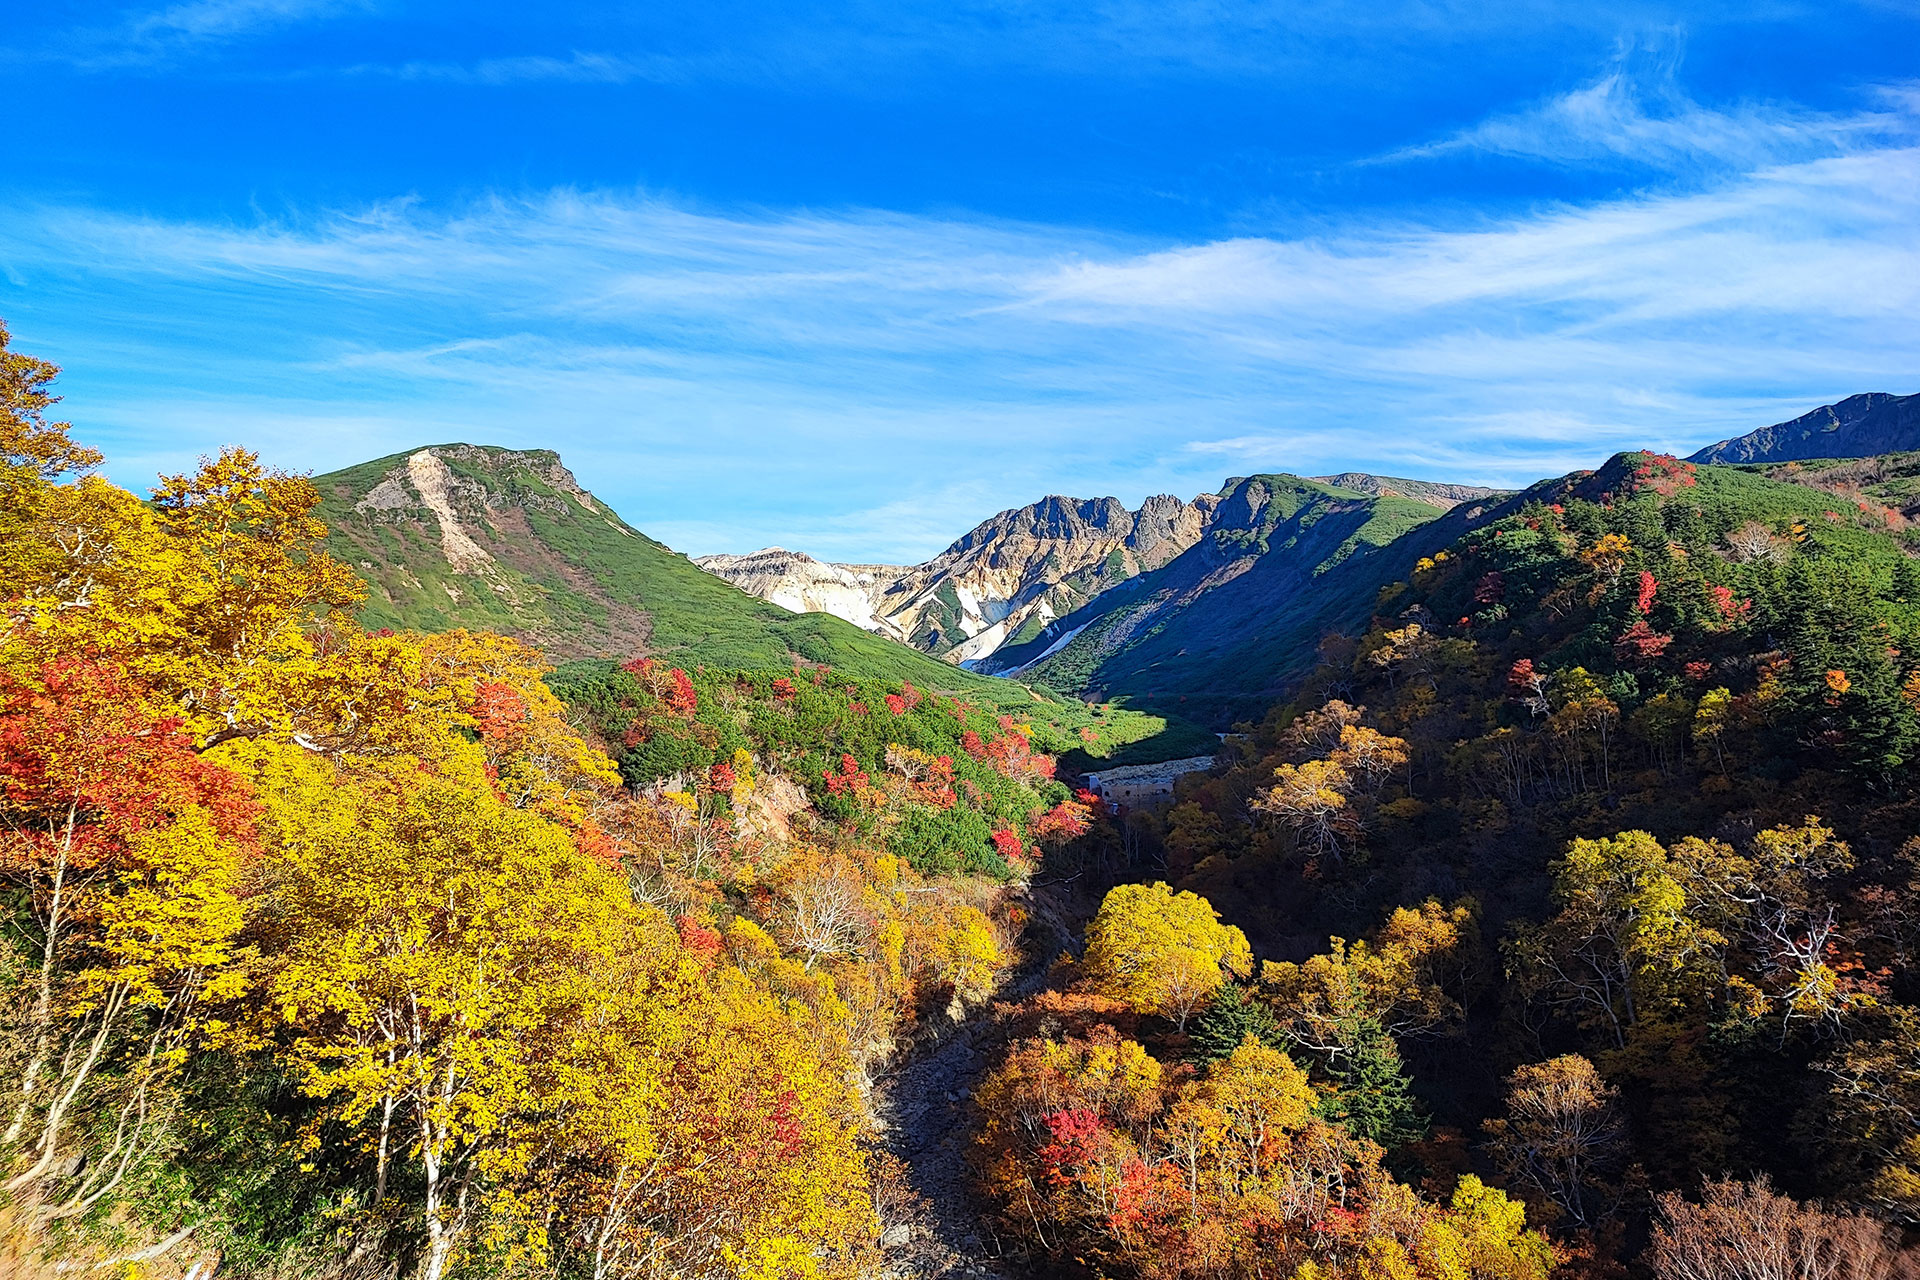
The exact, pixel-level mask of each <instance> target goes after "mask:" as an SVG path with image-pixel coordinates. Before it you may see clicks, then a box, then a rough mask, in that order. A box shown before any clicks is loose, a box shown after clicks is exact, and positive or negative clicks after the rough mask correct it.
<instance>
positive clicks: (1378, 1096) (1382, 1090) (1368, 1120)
mask: <svg viewBox="0 0 1920 1280" xmlns="http://www.w3.org/2000/svg"><path fill="white" fill-rule="evenodd" d="M1342 1039H1343V1040H1344V1041H1345V1046H1346V1047H1345V1049H1344V1050H1343V1051H1342V1052H1339V1053H1336V1054H1334V1055H1332V1058H1331V1060H1330V1061H1329V1062H1328V1064H1327V1075H1328V1077H1329V1078H1330V1080H1331V1082H1332V1085H1333V1088H1332V1091H1331V1092H1329V1093H1328V1094H1327V1095H1326V1096H1325V1097H1324V1098H1323V1099H1322V1100H1321V1103H1320V1114H1321V1115H1322V1116H1323V1117H1325V1118H1326V1119H1328V1120H1330V1121H1333V1122H1335V1123H1337V1124H1342V1125H1345V1126H1346V1128H1347V1130H1348V1132H1350V1133H1352V1134H1353V1135H1354V1136H1355V1137H1359V1138H1368V1139H1371V1140H1372V1141H1374V1142H1377V1143H1379V1144H1380V1145H1381V1146H1383V1147H1386V1148H1387V1149H1388V1150H1392V1149H1393V1148H1395V1147H1399V1146H1404V1145H1406V1144H1407V1143H1409V1142H1414V1141H1417V1140H1419V1139H1421V1138H1424V1137H1425V1136H1426V1135H1427V1115H1426V1113H1425V1111H1424V1110H1423V1109H1422V1108H1421V1106H1420V1103H1419V1101H1418V1100H1417V1099H1416V1098H1415V1097H1414V1096H1413V1086H1412V1081H1410V1080H1409V1079H1408V1078H1407V1069H1406V1064H1405V1063H1403V1062H1402V1061H1401V1060H1400V1050H1399V1049H1398V1048H1396V1047H1395V1045H1394V1043H1393V1037H1392V1036H1390V1035H1388V1034H1387V1032H1386V1030H1385V1029H1384V1028H1382V1027H1381V1025H1380V1023H1379V1022H1378V1021H1377V1020H1375V1019H1373V1018H1361V1019H1357V1020H1355V1022H1354V1023H1353V1024H1352V1026H1351V1028H1350V1029H1348V1030H1347V1032H1346V1034H1345V1035H1344V1036H1343V1037H1342Z"/></svg>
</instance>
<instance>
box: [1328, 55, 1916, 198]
mask: <svg viewBox="0 0 1920 1280" xmlns="http://www.w3.org/2000/svg"><path fill="white" fill-rule="evenodd" d="M1679 65H1680V47H1679V40H1678V37H1677V35H1674V34H1668V35H1666V36H1663V37H1658V38H1655V39H1653V40H1652V41H1650V42H1649V41H1635V42H1628V43H1627V44H1625V45H1624V46H1623V47H1622V49H1621V50H1620V52H1619V53H1618V54H1617V55H1616V57H1615V58H1614V60H1613V63H1612V65H1611V66H1610V67H1609V68H1608V69H1607V70H1606V71H1605V72H1604V73H1603V74H1601V75H1600V76H1599V77H1598V78H1596V79H1594V80H1592V81H1590V82H1588V83H1587V84H1584V85H1581V86H1579V87H1578V88H1575V89H1571V90H1568V91H1566V92H1563V93H1559V94H1554V95H1551V96H1549V97H1546V98H1544V99H1542V100H1540V101H1538V102H1535V103H1532V104H1529V105H1527V106H1524V107H1521V108H1519V109H1517V110H1513V111H1507V112H1502V113H1499V114H1496V115H1493V116H1491V117H1489V118H1487V119H1484V120H1481V121H1479V122H1477V123H1475V124H1473V125H1471V126H1469V127H1467V128H1465V129H1461V130H1459V131H1457V132H1455V133H1453V134H1450V135H1449V136H1447V137H1445V138H1441V139H1438V140H1436V141H1433V142H1428V143H1421V144H1418V145H1415V146H1410V147H1403V148H1400V149H1397V150H1395V151H1392V152H1389V153H1387V154H1386V155H1383V156H1378V157H1374V158H1372V159H1370V160H1368V161H1366V162H1365V163H1368V164H1382V163H1399V162H1405V161H1413V160H1431V159H1436V158H1441V157H1446V156H1455V155H1463V154H1472V153H1479V154H1491V155H1499V156H1507V157H1511V158H1515V159H1521V160H1533V161H1540V162H1545V163H1549V164H1554V165H1562V166H1567V167H1591V166H1596V165H1598V166H1632V167H1645V168H1653V169H1663V170H1678V169H1698V168H1701V167H1711V168H1713V169H1716V170H1722V171H1725V170H1751V169H1755V168H1758V167H1761V166H1765V165H1770V164H1779V163H1792V162H1796V161H1804V160H1809V159H1815V158H1818V157H1822V156H1831V155H1840V154H1845V153H1848V152H1851V151H1856V150H1860V149H1863V148H1874V147H1882V146H1886V145H1889V144H1891V143H1898V142H1901V141H1911V140H1912V139H1914V137H1915V136H1916V131H1915V121H1916V115H1915V111H1914V97H1915V93H1916V89H1915V85H1914V84H1907V85H1893V86H1886V87H1883V88H1882V89H1881V90H1880V91H1879V92H1878V93H1877V94H1876V95H1875V96H1876V97H1877V99H1878V102H1877V103H1876V105H1875V106H1873V107H1869V108H1867V109H1864V110H1859V111H1854V112H1848V113H1834V112H1820V111H1811V110H1808V109H1806V108H1804V107H1801V106H1799V105H1797V104H1793V103H1786V102H1769V101H1740V102H1733V103H1729V104H1725V105H1720V106H1708V105H1705V104H1702V103H1700V102H1698V101H1696V100H1695V99H1694V98H1693V97H1691V96H1690V95H1689V94H1688V93H1687V92H1686V91H1685V89H1683V88H1682V86H1681V83H1680V81H1679V78H1678V74H1677V73H1678V68H1679ZM1916 83H1920V82H1916Z"/></svg>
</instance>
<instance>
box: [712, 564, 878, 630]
mask: <svg viewBox="0 0 1920 1280" xmlns="http://www.w3.org/2000/svg"><path fill="white" fill-rule="evenodd" d="M693 562H694V563H695V564H697V565H699V566H700V567H701V568H702V569H705V570H706V571H707V572H708V573H711V574H714V575H715V576H717V577H721V578H725V579H726V580H727V581H728V582H731V583H732V584H733V585H734V586H736V587H739V588H740V589H741V590H742V591H745V592H746V593H747V594H749V595H756V596H759V597H760V598H761V599H762V600H771V601H772V602H773V603H774V604H777V605H779V606H780V607H781V608H783V609H791V610H792V611H793V612H795V613H831V614H833V615H834V616H835V617H838V618H845V619H846V620H847V621H848V622H851V623H852V624H853V625H854V626H856V627H865V628H866V629H867V630H868V631H874V632H878V633H879V634H881V635H883V636H887V637H889V638H890V639H894V640H898V639H901V638H902V637H901V636H900V633H899V631H898V630H897V629H896V628H895V627H894V626H893V624H892V623H890V622H889V621H888V620H887V619H885V618H883V617H881V616H880V615H879V614H877V613H875V612H874V598H875V596H876V595H877V594H878V592H877V591H876V589H875V588H876V586H877V587H879V588H880V589H881V590H884V589H885V587H886V586H888V585H891V583H892V582H893V580H894V579H895V578H896V577H897V576H898V575H899V574H901V573H904V572H906V571H905V570H903V569H901V568H900V567H898V566H897V565H839V564H828V563H826V562H825V561H823V560H815V559H814V558H813V557H812V556H809V555H802V554H801V553H799V552H797V551H788V550H786V549H785V548H783V547H767V548H765V549H764V550H761V551H755V552H753V553H752V554H751V555H744V556H726V555H717V556H696V557H695V558H694V561H693Z"/></svg>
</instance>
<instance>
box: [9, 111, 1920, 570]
mask: <svg viewBox="0 0 1920 1280" xmlns="http://www.w3.org/2000/svg"><path fill="white" fill-rule="evenodd" d="M0 273H6V274H7V277H8V278H9V279H12V280H16V281H18V282H19V283H16V284H13V285H9V286H6V287H5V290H4V292H0V314H7V315H8V318H9V320H11V321H13V322H14V325H15V331H16V333H17V335H19V340H20V341H21V344H22V345H23V346H25V347H27V349H33V350H39V351H42V352H44V353H45V354H47V355H49V356H51V357H53V358H56V359H59V360H61V361H62V362H63V363H65V364H66V365H67V366H68V369H69V372H68V375H67V378H66V380H65V389H66V391H67V392H68V396H69V400H68V404H67V406H66V407H67V408H68V409H69V410H70V411H71V412H72V414H73V416H74V418H75V420H76V421H78V422H80V423H81V424H82V429H83V431H88V430H92V431H96V432H103V433H104V434H105V436H106V437H107V438H106V440H105V441H103V442H104V443H107V444H108V445H109V447H110V449H112V451H113V454H114V456H115V457H116V459H125V458H131V457H135V456H138V457H140V458H141V459H142V465H141V467H140V468H139V469H138V470H130V471H129V473H128V474H127V475H125V476H124V477H123V478H124V479H126V480H128V481H139V480H144V479H145V478H147V475H148V474H150V472H151V470H152V466H151V465H150V464H151V463H152V461H153V460H154V459H156V458H158V457H160V456H162V455H164V456H168V457H190V456H191V455H192V454H193V453H197V452H200V451H203V450H206V449H209V448H214V447H217V446H218V445H219V444H221V443H224V442H226V441H228V440H233V439H255V438H257V439H260V440H262V441H263V442H266V443H268V444H269V445H270V446H271V449H272V452H273V453H274V454H275V457H276V461H279V462H281V463H282V464H285V465H299V466H309V465H310V466H316V467H321V468H323V469H324V468H326V467H331V466H337V465H341V464H343V463H345V462H348V461H352V460H355V459H357V458H362V457H368V456H374V455H376V454H379V453H385V452H392V451H395V450H399V449H404V448H407V447H410V446H414V445H417V444H420V443H424V442H427V441H429V440H445V439H457V438H464V439H468V440H476V441H493V442H499V443H506V444H520V445H547V446H551V447H556V448H559V449H560V450H561V451H562V452H563V454H565V455H566V457H567V459H568V461H569V463H570V464H571V465H573V466H574V468H575V470H576V471H577V472H578V473H579V474H580V475H581V477H582V479H583V480H584V481H585V482H586V483H587V484H589V485H590V486H592V487H593V488H595V489H596V490H597V491H599V492H601V493H602V495H603V496H605V497H607V498H608V499H609V500H611V501H613V502H614V503H615V505H616V506H618V507H619V508H620V509H621V510H622V511H623V512H624V513H625V514H627V515H628V517H629V518H630V519H632V520H634V521H635V523H637V524H639V525H640V526H641V527H642V528H648V529H653V528H658V529H660V530H661V531H662V532H663V534H665V535H666V536H668V537H669V540H670V541H673V542H674V544H675V545H676V546H677V545H681V543H682V541H684V542H685V544H686V546H685V549H686V550H689V551H692V552H696V553H699V552H706V551H719V550H734V551H740V550H748V549H751V548H753V547H757V546H761V545H765V544H767V543H779V544H781V545H785V546H790V547H796V548H797V549H800V550H805V551H809V552H811V553H813V554H816V555H821V556H825V557H829V558H834V559H842V560H882V561H885V560H900V559H908V560H911V559H918V558H921V557H923V556H926V555H929V554H932V553H933V552H936V551H938V550H939V549H940V548H941V547H942V546H944V545H945V544H946V543H947V542H948V541H950V540H951V539H952V538H953V537H955V536H958V535H959V534H960V533H962V532H964V531H965V529H966V528H968V527H970V526H971V525H972V524H973V523H975V522H977V521H978V520H980V519H982V518H985V517H986V516H988V515H991V514H992V513H993V512H994V511H996V510H998V509H1001V508H1004V507H1009V506H1017V505H1020V504H1023V503H1026V502H1029V501H1032V500H1033V499H1035V498H1037V497H1039V496H1040V495H1042V494H1044V493H1048V492H1061V491H1066V492H1073V493H1078V494H1082V495H1088V496H1092V495H1101V494H1108V493H1111V494H1115V495H1117V496H1119V497H1121V498H1123V499H1124V500H1127V501H1129V502H1136V501H1138V500H1139V499H1140V498H1141V497H1143V496H1144V495H1146V494H1148V493H1155V492H1166V491H1172V492H1177V493H1181V494H1183V495H1190V494H1192V493H1196V492H1202V491H1207V490H1211V489H1213V488H1215V487H1216V486H1217V485H1218V483H1219V481H1220V479H1221V478H1222V475H1223V474H1224V473H1225V472H1227V471H1229V470H1231V471H1233V472H1236V473H1244V472H1247V471H1250V470H1291V471H1296V472H1301V473H1304V474H1324V473H1326V472H1329V471H1335V470H1345V469H1349V468H1357V469H1367V470H1375V471H1381V472H1386V473H1388V474H1398V475H1407V474H1414V475H1422V476H1430V477H1434V478H1455V479H1459V480H1462V481H1477V482H1482V483H1490V484H1499V485H1507V486H1511V485H1519V484H1523V483H1526V482H1527V481H1530V480H1532V479H1535V478H1538V477H1540V476H1542V475H1546V474H1551V473H1556V472H1560V471H1565V470H1569V469H1572V468H1575V467H1580V466H1592V465H1595V464H1597V463H1598V462H1599V461H1601V460H1602V459H1603V458H1604V457H1605V456H1606V455H1607V454H1608V453H1610V452H1613V451H1615V450H1617V449H1621V448H1628V447H1638V446H1659V447H1667V448H1674V449H1692V448H1696V447H1698V446H1699V445H1701V444H1705V443H1708V442H1710V441H1712V440H1715V439H1719V438H1722V437H1724V436H1727V435H1730V434H1735V433H1737V432H1739V431H1744V430H1749V429H1751V428H1753V427H1755V426H1759V425H1762V424H1764V423H1766V422H1771V421H1779V420H1783V419H1785V418H1789V417H1792V416H1794V415H1795V414H1797V413H1800V412H1803V411H1805V410H1806V409H1808V408H1811V407H1813V406H1814V405H1816V404H1819V403H1822V402H1826V401H1831V400H1834V399H1837V398H1839V397H1841V396H1844V395H1847V394H1850V393H1853V392H1857V391H1869V390H1875V391H1879V390H1885V391H1896V392H1905V391H1913V390H1920V387H1916V386H1915V385H1913V378H1914V364H1913V352H1914V351H1915V350H1917V349H1920V148H1916V147H1910V146H1879V147H1866V146H1862V147H1859V148H1857V149H1854V150H1852V151H1849V152H1847V153H1846V154H1842V155H1837V156H1829V157H1825V158H1817V159H1806V160H1800V161H1795V162H1791V163H1777V164H1772V165H1769V166H1766V167H1763V168H1761V169H1759V170H1756V171H1754V172H1752V173H1747V174H1742V175H1737V176H1733V177H1729V178H1725V179H1722V180H1719V181H1717V182H1713V183H1709V184H1706V185H1705V186H1704V187H1703V188H1702V189H1700V190H1696V191H1693V192H1687V193H1677V194H1671V193H1670V194H1641V195H1634V196H1628V197H1622V198H1618V199H1614V200H1610V201H1606V202H1603V203H1598V204H1593V205H1589V206H1578V207H1576V206H1556V207H1548V208H1543V209H1539V210H1537V211H1534V212H1533V213H1531V214H1528V215H1524V216H1514V217H1510V218H1506V219H1503V220H1498V221H1485V222H1481V223H1476V224H1473V225H1466V226H1438V225H1428V224H1418V223H1411V222H1407V221H1397V222H1380V221H1373V222H1356V223H1352V224H1350V225H1348V226H1346V227H1345V228H1344V229H1342V230H1340V231H1339V232H1338V233H1332V234H1327V235H1324V236H1319V237H1313V238H1297V239H1281V238H1259V237H1246V238H1240V239H1234V240H1224V241H1218V242H1214V243H1207V244H1187V245H1179V244H1164V243H1143V242H1140V241H1137V240H1126V239H1121V238H1116V237H1113V236H1106V235H1100V234H1095V233H1090V232H1083V231H1078V230H1074V229H1071V228H1057V227H1040V226H1032V225H1021V224H1009V223H993V222H984V221H970V220H961V219H939V218H925V217H908V216H902V215H896V214H885V213H874V212H844V213H838V214H825V213H815V214H793V213H786V214H777V213H767V212H758V213H756V212H739V211H732V212H716V211H712V210H700V209H692V208H688V207H685V206H682V205H677V204H674V203H671V202H667V201H662V200H659V199H654V198H649V197H646V196H644V195H630V194H629V195H622V194H617V193H606V192H600V193H581V192H572V191H561V192H554V193H551V194H548V195H545V196H541V197H538V198H529V199H520V200H508V199H496V200H489V201H485V202H482V203H479V204H476V205H474V206H472V207H470V208H467V209H464V210H461V211H459V212H457V213H453V214H447V213H443V212H435V211H431V210H428V209H424V208H421V207H418V206H416V205H410V204H404V203H401V204H394V205H389V206H383V207H379V208H374V209H369V210H364V211H361V212H359V213H356V214H353V215H350V216H349V215H338V216H332V217H322V218H316V219H313V220H311V221H309V222H301V223H294V222H283V223H257V224H214V223H196V222H170V221H163V220H159V219H142V218H133V217H127V216H123V215H116V214H108V213H101V212H97V211H89V210H85V209H75V208H43V209H41V210H38V211H37V212H34V213H31V214H29V213H26V212H15V213H14V214H12V215H10V216H9V217H8V218H6V219H5V220H0ZM22 307H24V308H25V309H24V310H22ZM250 423H257V424H258V433H257V434H253V432H254V428H252V427H250V426H249V424H250ZM116 465H118V464H116ZM116 474H118V472H116Z"/></svg>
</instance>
